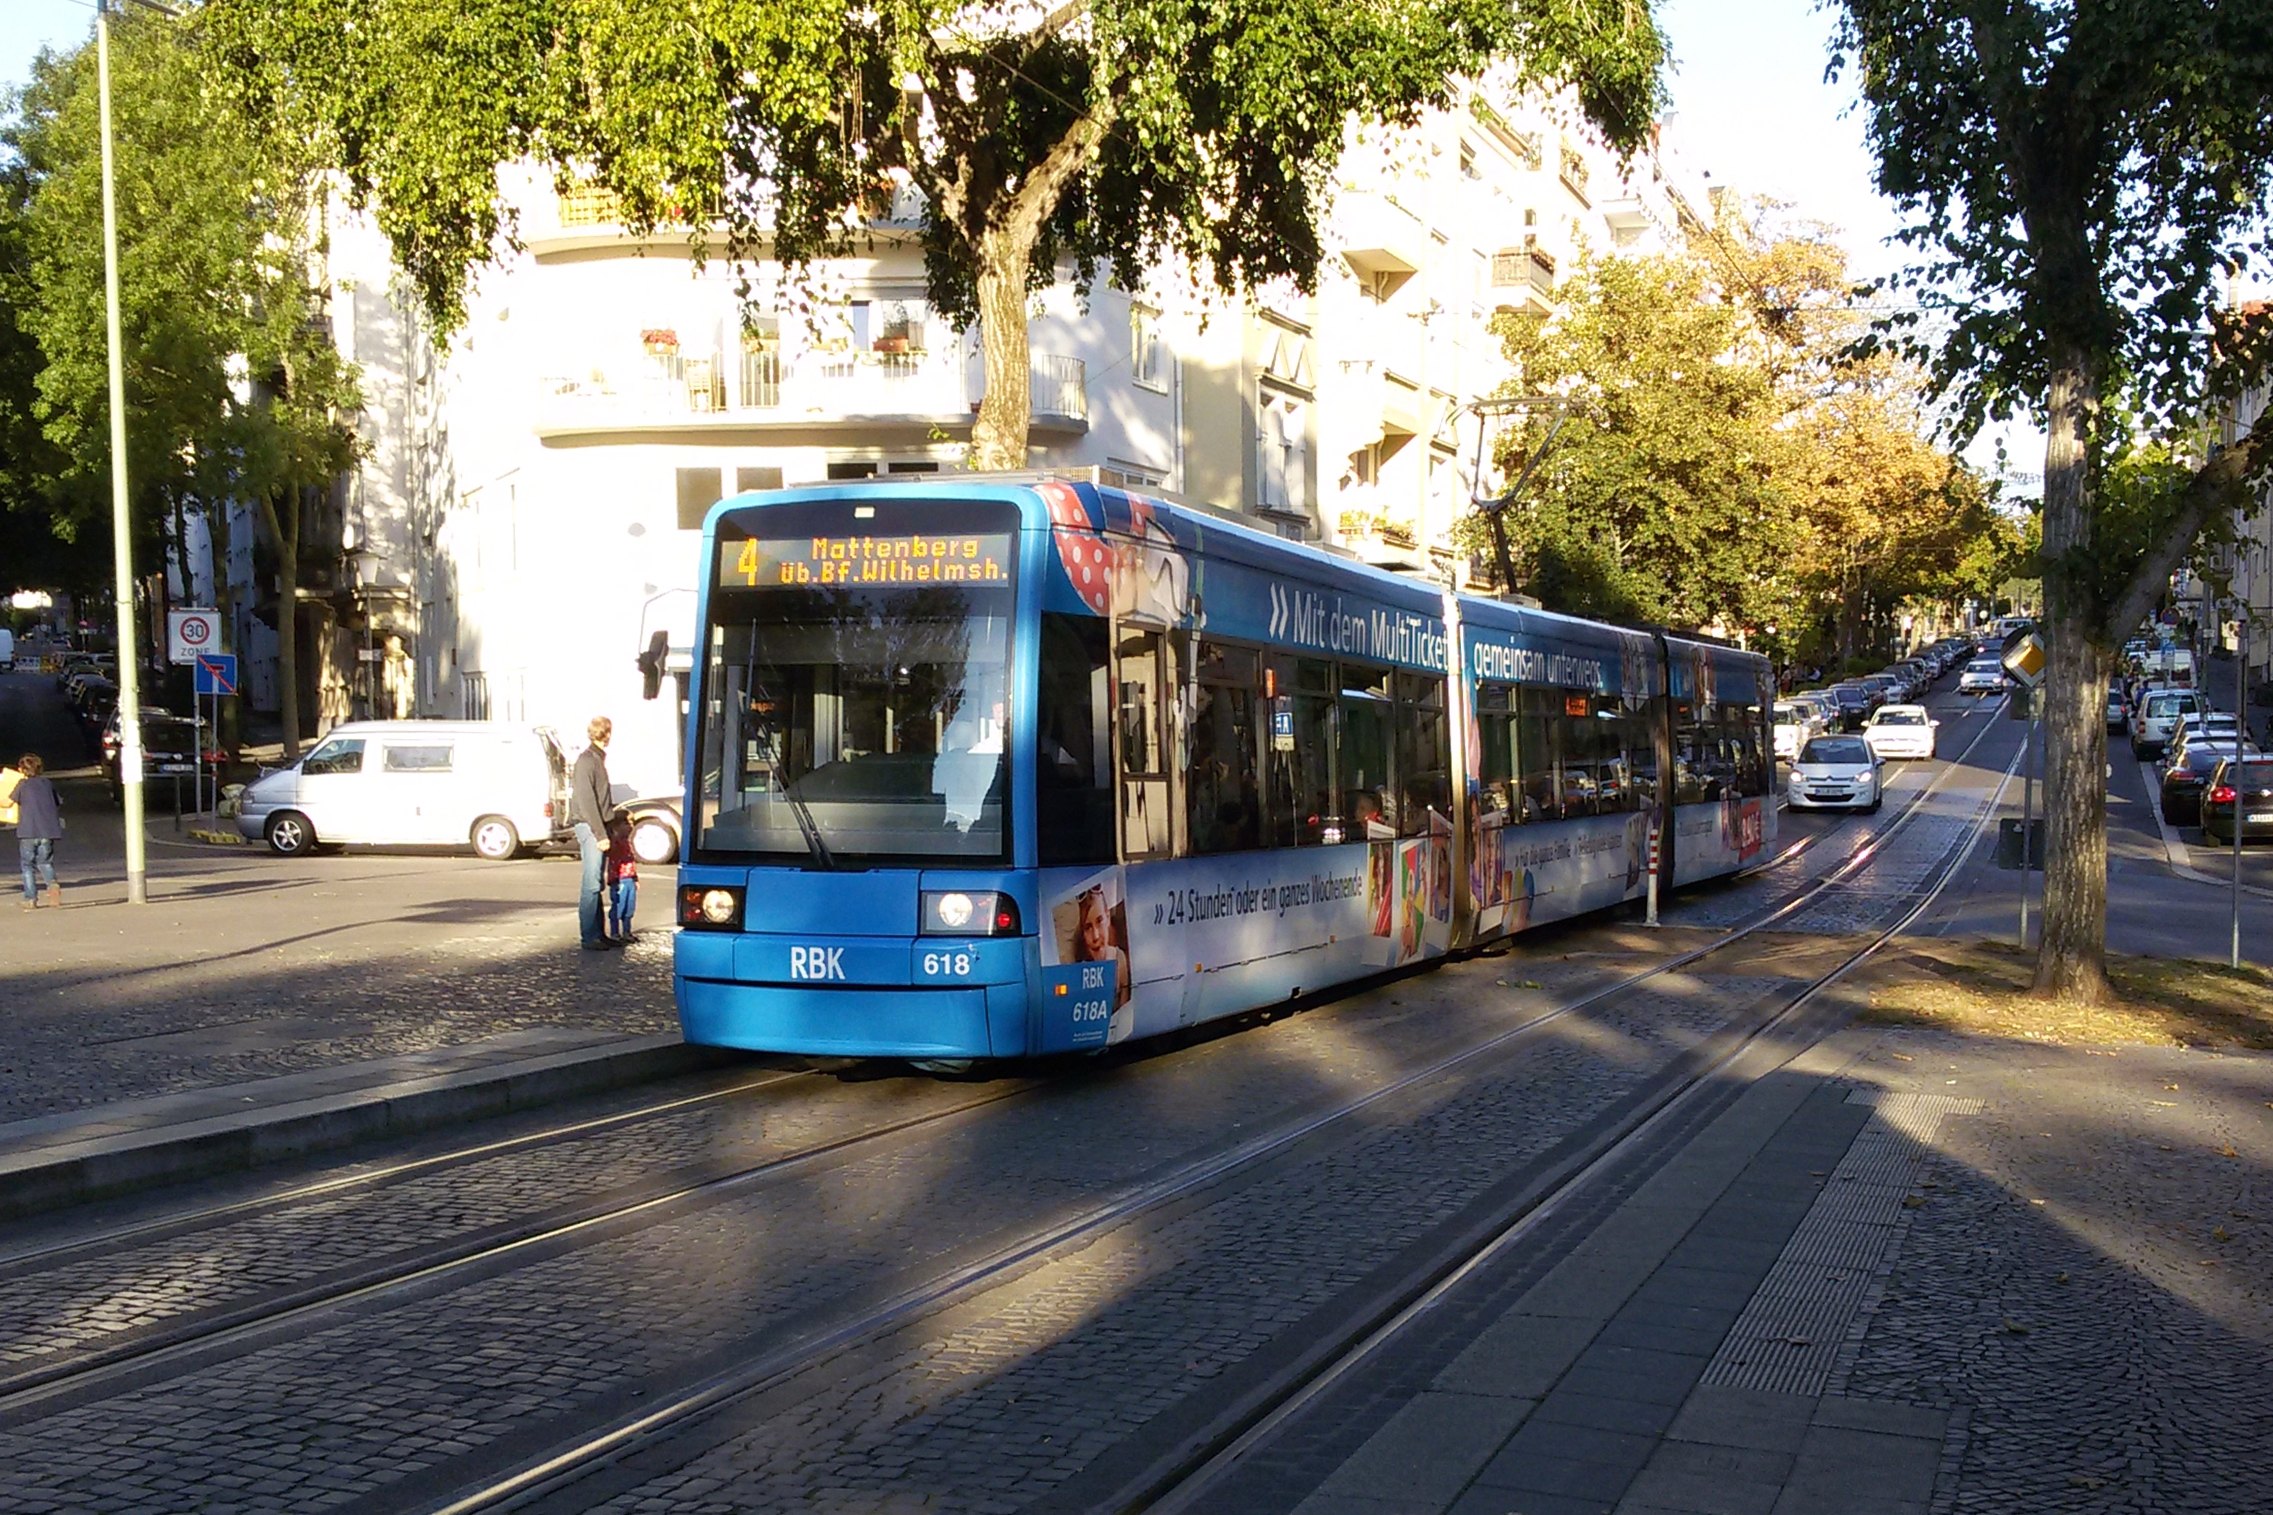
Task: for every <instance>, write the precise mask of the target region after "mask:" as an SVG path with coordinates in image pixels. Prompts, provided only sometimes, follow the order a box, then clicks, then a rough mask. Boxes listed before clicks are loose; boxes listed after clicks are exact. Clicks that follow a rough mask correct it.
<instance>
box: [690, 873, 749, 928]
mask: <svg viewBox="0 0 2273 1515" xmlns="http://www.w3.org/2000/svg"><path fill="white" fill-rule="evenodd" d="M742 904H743V891H742V889H741V888H740V886H738V885H734V884H684V885H681V886H680V889H679V924H680V925H682V926H685V927H687V928H688V929H690V930H694V931H739V930H740V929H741V928H742Z"/></svg>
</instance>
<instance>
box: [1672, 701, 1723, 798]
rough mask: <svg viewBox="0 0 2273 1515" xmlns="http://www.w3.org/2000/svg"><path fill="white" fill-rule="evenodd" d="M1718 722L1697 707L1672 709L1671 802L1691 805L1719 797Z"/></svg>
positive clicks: (1685, 705)
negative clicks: (1701, 713)
mask: <svg viewBox="0 0 2273 1515" xmlns="http://www.w3.org/2000/svg"><path fill="white" fill-rule="evenodd" d="M1720 768H1721V756H1720V729H1719V723H1718V721H1716V720H1713V719H1711V718H1709V717H1705V716H1700V715H1699V714H1698V712H1697V707H1696V706H1694V705H1691V704H1687V703H1683V704H1679V705H1676V706H1674V707H1673V770H1674V771H1673V803H1675V804H1676V805H1694V804H1698V803H1700V802H1702V801H1705V800H1717V799H1719V798H1720V797H1721V773H1720Z"/></svg>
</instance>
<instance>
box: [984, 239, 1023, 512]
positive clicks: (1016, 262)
mask: <svg viewBox="0 0 2273 1515" xmlns="http://www.w3.org/2000/svg"><path fill="white" fill-rule="evenodd" d="M1033 248H1034V232H1033V230H1032V229H1028V228H1022V227H1020V226H1019V225H1018V224H1017V222H1016V221H1015V220H1014V221H1013V223H1012V224H1011V225H1010V226H1008V227H1002V228H995V229H991V230H989V231H987V232H985V233H983V234H982V235H981V236H980V237H979V239H978V286H979V353H980V356H981V358H982V359H983V360H984V363H985V367H986V386H987V390H986V395H985V397H984V398H982V399H981V400H980V401H979V413H978V416H977V418H976V419H975V420H973V421H972V423H971V466H972V467H973V468H976V469H979V470H982V471H989V472H995V471H1004V470H1014V469H1021V468H1024V467H1025V466H1026V431H1027V427H1028V425H1029V424H1030V423H1031V422H1032V420H1033V404H1032V401H1033V396H1032V392H1031V387H1030V386H1031V383H1032V373H1033V359H1032V349H1031V344H1030V343H1029V342H1028V340H1027V333H1026V260H1027V258H1028V257H1029V256H1030V255H1031V254H1032V252H1033Z"/></svg>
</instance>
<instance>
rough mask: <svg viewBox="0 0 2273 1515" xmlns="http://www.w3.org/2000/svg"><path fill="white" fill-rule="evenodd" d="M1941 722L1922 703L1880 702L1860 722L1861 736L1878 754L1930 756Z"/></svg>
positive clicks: (1894, 756)
mask: <svg viewBox="0 0 2273 1515" xmlns="http://www.w3.org/2000/svg"><path fill="white" fill-rule="evenodd" d="M1940 725H1941V722H1939V721H1937V720H1935V719H1934V718H1933V717H1932V716H1930V715H1928V714H1927V713H1926V707H1925V706H1923V705H1881V706H1879V707H1878V709H1877V710H1876V711H1875V712H1873V713H1872V715H1871V718H1870V720H1869V721H1867V722H1865V723H1864V725H1863V740H1864V741H1866V742H1868V743H1870V750H1871V751H1873V752H1875V753H1877V754H1878V755H1879V756H1880V757H1882V758H1930V757H1932V756H1933V755H1934V731H1935V729H1936V728H1937V727H1939V726H1940Z"/></svg>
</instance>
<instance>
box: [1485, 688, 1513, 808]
mask: <svg viewBox="0 0 2273 1515" xmlns="http://www.w3.org/2000/svg"><path fill="white" fill-rule="evenodd" d="M1511 692H1512V691H1510V690H1509V688H1508V686H1507V685H1505V684H1484V685H1480V686H1478V688H1477V690H1476V738H1477V741H1478V742H1479V743H1480V744H1481V748H1480V750H1479V751H1478V752H1477V754H1476V779H1477V798H1478V799H1479V801H1480V802H1481V804H1482V807H1483V813H1484V814H1485V815H1487V816H1498V817H1499V818H1500V819H1501V820H1502V821H1503V822H1514V821H1520V820H1522V819H1523V818H1524V816H1523V806H1522V804H1521V803H1520V801H1519V800H1518V798H1517V795H1518V793H1519V790H1518V787H1517V783H1516V774H1515V721H1516V716H1515V712H1514V711H1512V710H1510V709H1509V708H1508V704H1509V700H1508V696H1509V694H1510V693H1511Z"/></svg>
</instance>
